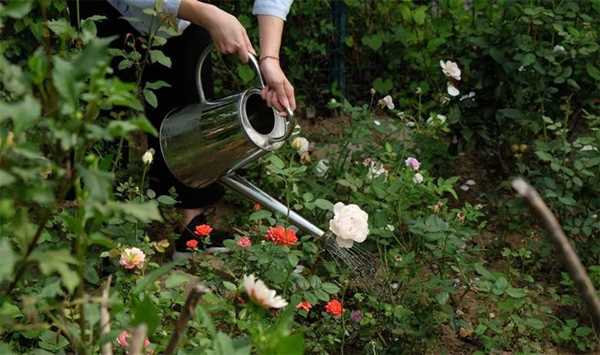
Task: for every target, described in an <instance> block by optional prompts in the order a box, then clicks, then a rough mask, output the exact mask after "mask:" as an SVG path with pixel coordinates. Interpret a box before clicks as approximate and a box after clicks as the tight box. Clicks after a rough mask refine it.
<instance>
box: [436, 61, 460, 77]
mask: <svg viewBox="0 0 600 355" xmlns="http://www.w3.org/2000/svg"><path fill="white" fill-rule="evenodd" d="M440 67H442V72H443V73H444V75H446V76H447V77H449V78H452V79H454V80H458V81H460V74H461V72H460V68H459V67H458V64H456V63H455V62H453V61H451V60H448V61H446V62H444V61H443V60H440Z"/></svg>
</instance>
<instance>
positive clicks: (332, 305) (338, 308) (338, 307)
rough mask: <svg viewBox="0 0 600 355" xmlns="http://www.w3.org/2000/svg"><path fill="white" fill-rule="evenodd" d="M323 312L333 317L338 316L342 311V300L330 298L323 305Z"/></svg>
mask: <svg viewBox="0 0 600 355" xmlns="http://www.w3.org/2000/svg"><path fill="white" fill-rule="evenodd" d="M325 312H327V313H329V314H331V315H332V316H334V317H339V316H341V315H342V313H344V307H343V306H342V302H340V301H338V300H331V301H329V302H327V304H326V305H325Z"/></svg>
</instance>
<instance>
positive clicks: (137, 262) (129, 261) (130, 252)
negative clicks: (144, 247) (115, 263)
mask: <svg viewBox="0 0 600 355" xmlns="http://www.w3.org/2000/svg"><path fill="white" fill-rule="evenodd" d="M145 260H146V255H145V254H144V252H143V251H141V250H140V249H138V248H126V249H125V250H123V252H122V253H121V260H119V263H120V264H121V266H123V267H124V268H125V269H128V270H131V269H135V268H138V269H141V268H143V267H144V261H145Z"/></svg>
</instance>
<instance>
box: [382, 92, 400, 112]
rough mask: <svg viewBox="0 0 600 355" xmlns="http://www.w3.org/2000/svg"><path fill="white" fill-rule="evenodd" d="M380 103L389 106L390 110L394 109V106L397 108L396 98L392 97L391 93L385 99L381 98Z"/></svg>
mask: <svg viewBox="0 0 600 355" xmlns="http://www.w3.org/2000/svg"><path fill="white" fill-rule="evenodd" d="M378 104H379V106H381V107H387V108H388V109H390V110H393V109H394V108H396V105H394V100H393V99H392V97H391V96H390V95H387V96H385V97H384V98H383V99H381V100H379V102H378Z"/></svg>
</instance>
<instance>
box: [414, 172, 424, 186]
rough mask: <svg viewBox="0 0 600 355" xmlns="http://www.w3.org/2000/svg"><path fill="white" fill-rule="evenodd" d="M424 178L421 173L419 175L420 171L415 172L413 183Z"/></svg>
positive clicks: (417, 182)
mask: <svg viewBox="0 0 600 355" xmlns="http://www.w3.org/2000/svg"><path fill="white" fill-rule="evenodd" d="M423 180H424V178H423V175H421V173H416V174H415V176H413V182H414V183H415V184H420V183H422V182H423Z"/></svg>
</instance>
